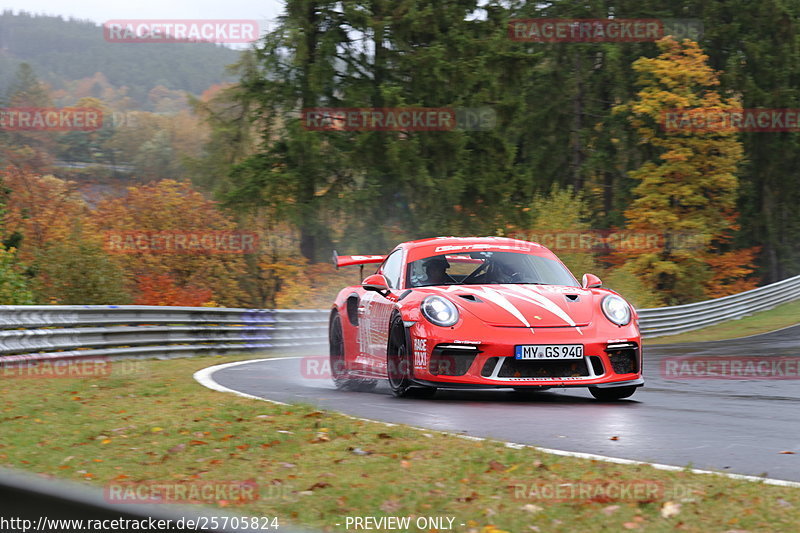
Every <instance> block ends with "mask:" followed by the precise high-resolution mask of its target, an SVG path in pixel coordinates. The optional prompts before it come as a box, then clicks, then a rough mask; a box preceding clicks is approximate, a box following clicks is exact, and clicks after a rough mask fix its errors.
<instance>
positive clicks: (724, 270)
mask: <svg viewBox="0 0 800 533" xmlns="http://www.w3.org/2000/svg"><path fill="white" fill-rule="evenodd" d="M760 251H761V247H760V246H753V247H752V248H744V249H741V250H732V251H730V252H726V253H723V254H720V255H708V256H707V257H706V258H705V260H706V262H707V263H708V265H709V266H710V267H711V270H712V271H713V273H714V274H713V276H712V277H711V279H709V280H708V281H707V282H706V284H705V291H706V296H708V297H709V298H720V297H722V296H728V295H730V294H736V293H739V292H744V291H749V290H750V289H755V288H756V287H758V278H751V277H748V276H750V275H751V274H752V273H753V272H754V271H755V268H754V267H752V266H751V265H753V264H754V263H755V258H756V256H757V255H758V253H759V252H760Z"/></svg>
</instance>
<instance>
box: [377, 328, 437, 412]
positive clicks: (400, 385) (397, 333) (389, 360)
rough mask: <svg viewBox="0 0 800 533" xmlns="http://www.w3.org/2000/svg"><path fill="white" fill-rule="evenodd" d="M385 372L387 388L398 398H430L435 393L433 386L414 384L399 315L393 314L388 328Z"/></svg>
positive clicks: (410, 360) (405, 338)
mask: <svg viewBox="0 0 800 533" xmlns="http://www.w3.org/2000/svg"><path fill="white" fill-rule="evenodd" d="M386 372H387V374H388V378H389V388H390V389H392V394H394V395H395V396H397V397H398V398H430V397H431V396H433V395H434V394H436V389H435V388H434V387H423V386H420V385H415V384H414V381H413V377H414V365H413V361H412V354H411V350H410V349H409V347H408V338H407V337H406V328H405V326H404V325H403V319H402V318H401V317H400V315H395V316H394V318H393V319H392V324H391V326H390V328H389V345H388V346H387V347H386Z"/></svg>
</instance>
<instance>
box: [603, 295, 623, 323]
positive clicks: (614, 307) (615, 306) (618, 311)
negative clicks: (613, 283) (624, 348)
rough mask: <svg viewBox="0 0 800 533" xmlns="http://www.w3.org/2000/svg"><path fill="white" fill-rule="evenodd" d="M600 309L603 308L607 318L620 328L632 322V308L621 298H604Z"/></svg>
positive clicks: (612, 296)
mask: <svg viewBox="0 0 800 533" xmlns="http://www.w3.org/2000/svg"><path fill="white" fill-rule="evenodd" d="M600 307H602V308H603V314H604V315H606V318H607V319H609V320H610V321H611V322H613V323H614V324H617V325H618V326H624V325H625V324H627V323H628V322H630V321H631V307H630V306H629V305H628V302H626V301H625V300H623V299H622V298H620V297H619V296H616V295H614V294H609V295H608V296H606V297H605V298H603V302H602V303H601V304H600Z"/></svg>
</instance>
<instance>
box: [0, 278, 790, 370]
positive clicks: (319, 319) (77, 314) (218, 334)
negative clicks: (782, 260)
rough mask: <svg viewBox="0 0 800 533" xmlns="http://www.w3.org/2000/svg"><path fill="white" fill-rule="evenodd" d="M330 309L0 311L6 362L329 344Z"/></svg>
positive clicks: (773, 291) (651, 330) (659, 315)
mask: <svg viewBox="0 0 800 533" xmlns="http://www.w3.org/2000/svg"><path fill="white" fill-rule="evenodd" d="M797 299H800V276H795V277H793V278H789V279H786V280H783V281H780V282H778V283H773V284H771V285H766V286H764V287H759V288H757V289H753V290H750V291H746V292H742V293H740V294H734V295H732V296H725V297H723V298H716V299H714V300H707V301H704V302H697V303H693V304H688V305H678V306H672V307H661V308H656V309H641V310H639V316H640V326H641V331H642V335H643V336H644V337H657V336H662V335H674V334H677V333H684V332H687V331H692V330H695V329H699V328H703V327H706V326H710V325H713V324H719V323H721V322H725V321H727V320H732V319H736V318H741V317H743V316H746V315H749V314H752V313H755V312H757V311H763V310H765V309H770V308H772V307H775V306H776V305H779V304H782V303H785V302H789V301H793V300H797ZM328 314H329V311H328V310H325V309H309V310H302V309H282V310H276V309H230V308H215V307H208V308H205V307H159V306H130V305H129V306H100V305H88V306H32V305H25V306H0V362H2V363H3V364H14V363H21V362H25V361H47V360H57V359H72V358H93V357H161V358H168V357H177V356H184V357H185V356H191V355H201V354H224V353H232V352H233V353H238V352H253V351H264V350H269V349H309V348H312V349H313V348H318V347H322V346H325V345H326V344H327V322H328Z"/></svg>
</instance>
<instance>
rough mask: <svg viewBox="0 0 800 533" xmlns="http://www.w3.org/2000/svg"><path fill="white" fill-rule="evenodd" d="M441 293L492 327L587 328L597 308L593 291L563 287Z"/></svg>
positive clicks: (484, 287) (517, 286)
mask: <svg viewBox="0 0 800 533" xmlns="http://www.w3.org/2000/svg"><path fill="white" fill-rule="evenodd" d="M438 292H439V293H441V294H443V295H446V296H447V297H448V298H449V299H450V300H452V301H453V302H455V303H457V304H458V305H459V306H460V307H461V308H463V309H465V310H467V311H469V312H470V313H472V314H473V315H475V316H476V317H478V318H479V319H480V320H482V321H483V322H485V323H486V324H490V325H493V326H506V327H540V328H553V327H565V326H587V325H588V324H589V323H590V322H591V321H592V315H593V312H594V308H595V305H594V297H595V296H594V294H592V292H591V291H590V290H586V289H581V288H579V287H568V286H563V285H523V284H504V285H450V286H447V287H441V288H439V289H438Z"/></svg>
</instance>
